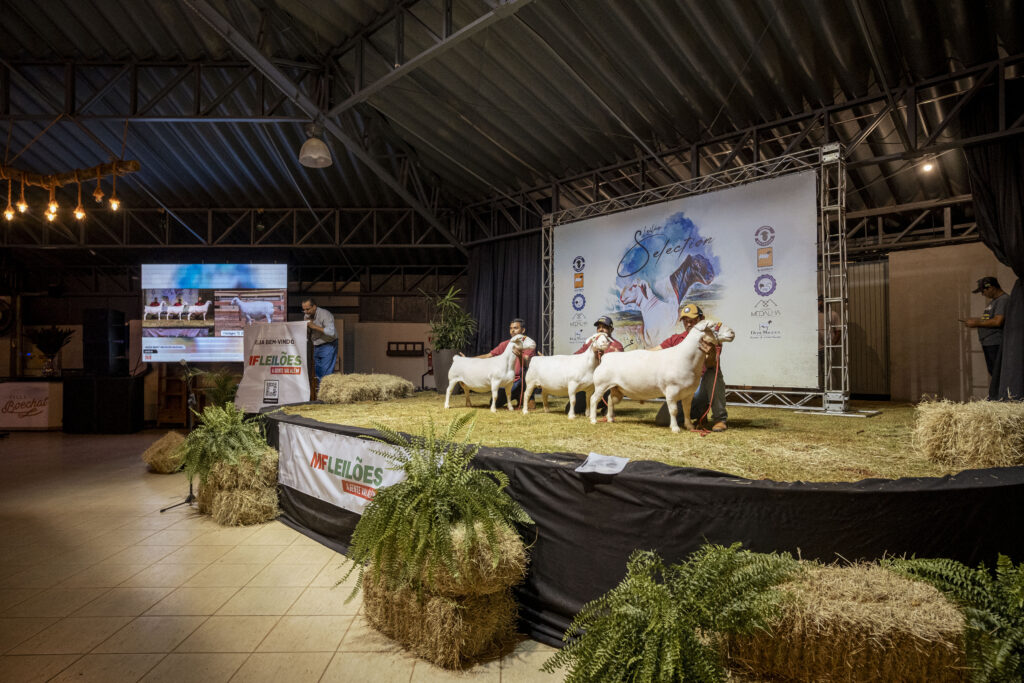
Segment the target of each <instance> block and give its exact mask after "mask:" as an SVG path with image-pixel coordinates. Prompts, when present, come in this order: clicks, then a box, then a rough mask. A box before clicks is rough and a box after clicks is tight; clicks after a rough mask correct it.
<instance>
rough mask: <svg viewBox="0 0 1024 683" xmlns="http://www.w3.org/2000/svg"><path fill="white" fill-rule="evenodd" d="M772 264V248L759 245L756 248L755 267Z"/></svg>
mask: <svg viewBox="0 0 1024 683" xmlns="http://www.w3.org/2000/svg"><path fill="white" fill-rule="evenodd" d="M772 265H773V257H772V248H771V247H761V248H760V249H758V250H757V267H758V268H771V267H772Z"/></svg>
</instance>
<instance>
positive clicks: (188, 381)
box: [160, 361, 199, 512]
mask: <svg viewBox="0 0 1024 683" xmlns="http://www.w3.org/2000/svg"><path fill="white" fill-rule="evenodd" d="M181 364H182V365H183V366H184V367H185V372H184V377H185V394H186V395H187V396H188V406H187V408H186V409H185V431H186V432H191V431H192V415H194V414H195V408H196V405H197V404H198V403H199V402H198V401H197V400H196V394H195V391H194V390H193V381H192V380H193V378H194V377H195V375H197V374H199V373H198V372H194V371H193V370H192V368H190V367H189V366H188V364H187V363H186V362H185V361H182V362H181ZM195 499H196V496H195V494H194V493H193V492H192V477H189V478H188V495H187V496H185V500H183V501H181V502H180V503H175V504H174V505H168V506H167V507H165V508H163V509H162V510H160V512H167V511H168V510H171V509H173V508H176V507H181V506H182V505H191V504H192V503H193V502H195Z"/></svg>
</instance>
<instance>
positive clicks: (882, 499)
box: [267, 412, 1024, 645]
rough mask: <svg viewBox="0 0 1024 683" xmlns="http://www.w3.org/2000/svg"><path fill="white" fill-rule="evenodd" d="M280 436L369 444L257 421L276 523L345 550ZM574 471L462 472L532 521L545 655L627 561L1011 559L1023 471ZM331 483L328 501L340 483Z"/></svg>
mask: <svg viewBox="0 0 1024 683" xmlns="http://www.w3.org/2000/svg"><path fill="white" fill-rule="evenodd" d="M282 428H284V429H287V430H292V431H293V433H300V432H302V431H303V430H313V431H315V432H319V433H320V434H318V435H317V438H318V439H319V440H320V441H319V443H321V444H323V443H325V441H324V439H325V438H327V442H326V443H329V444H330V448H331V449H336V450H335V451H334V452H333V455H334V456H339V455H343V454H344V452H345V450H346V449H353V448H355V449H359V448H362V447H363V446H362V445H361V444H360V441H364V440H365V438H366V437H368V436H371V435H372V434H374V432H373V431H372V430H369V429H363V428H359V427H350V426H345V425H337V424H327V423H322V422H317V421H315V420H311V419H308V418H304V417H299V416H292V415H286V414H284V413H283V412H276V413H270V414H268V415H267V436H268V440H269V441H270V443H271V445H273V446H275V447H277V448H278V449H279V450H281V460H282V469H281V471H282V479H281V485H280V497H281V507H282V509H283V511H284V514H283V517H282V521H284V522H285V523H287V524H289V525H290V526H292V527H294V528H295V529H297V530H299V531H302V532H303V533H306V534H307V535H309V536H311V537H312V538H315V539H317V540H319V541H320V542H322V543H324V544H326V545H328V546H330V547H333V548H335V549H337V550H339V551H342V552H344V551H345V550H346V549H347V544H348V541H349V538H350V537H351V534H352V530H353V529H354V528H355V525H356V522H358V520H359V515H358V513H356V512H353V511H351V510H348V509H345V508H344V507H342V506H341V505H339V504H338V501H337V500H334V501H332V500H328V499H330V498H332V497H333V496H332V495H324V494H323V493H318V494H317V496H314V495H310V493H308V492H304V491H301V490H299V489H298V488H296V486H298V484H297V483H296V481H295V480H294V479H292V480H287V479H288V478H287V477H285V476H284V473H285V472H288V471H290V472H295V471H297V470H298V468H313V467H315V465H316V462H317V460H316V458H315V457H314V454H313V453H312V452H309V453H306V452H296V451H301V450H302V449H301V448H295V447H293V446H291V445H290V444H289V443H282V442H284V441H288V440H282V439H280V438H279V435H280V432H281V429H282ZM328 435H329V436H328ZM291 442H292V443H294V440H291ZM282 445H283V446H285V448H284V449H283V450H282V449H281V446H282ZM327 455H332V453H328V454H327ZM583 459H584V456H582V455H578V454H573V453H533V452H530V451H526V450H522V449H516V448H490V447H487V446H484V447H482V448H481V450H480V453H479V454H478V455H477V457H476V459H475V460H474V462H475V464H476V465H477V466H478V467H480V468H482V469H490V470H500V471H502V472H504V473H506V474H507V475H508V477H509V480H510V482H511V483H510V485H509V488H508V493H509V494H510V495H511V496H512V497H513V498H515V499H516V500H517V501H518V502H519V503H520V504H521V505H522V506H523V508H524V509H525V510H526V512H527V513H528V514H529V515H530V517H531V518H533V520H534V521H535V522H536V526H535V527H524V528H523V529H521V531H522V533H523V536H524V538H525V540H526V542H527V543H528V544H529V545H530V549H529V553H530V558H531V559H530V568H529V572H528V574H527V577H526V581H525V582H524V583H523V584H522V585H520V586H519V587H518V588H517V589H516V598H517V600H518V602H519V605H520V619H521V629H522V631H523V632H524V633H526V634H527V635H529V636H530V637H531V638H534V639H536V640H539V641H541V642H545V643H548V644H552V645H558V644H559V643H560V640H561V637H562V633H563V632H564V631H565V629H566V628H567V627H568V625H569V622H570V621H571V620H572V618H573V616H574V615H575V614H576V613H577V612H578V611H579V609H580V608H581V607H582V606H583V604H584V603H586V602H588V601H590V600H592V599H594V598H596V597H598V596H599V595H601V594H602V593H604V592H606V591H607V590H609V589H610V588H612V587H613V586H615V585H616V584H617V583H618V582H619V581H620V580H621V579H622V577H623V575H624V573H625V567H626V560H627V558H628V557H629V555H630V553H632V552H633V550H635V549H652V550H656V551H658V552H659V553H660V554H661V555H662V556H663V557H664V558H665V559H666V560H668V561H669V562H673V561H676V560H679V559H682V558H684V557H685V556H687V555H688V554H689V553H691V552H692V551H694V550H696V549H697V548H698V547H699V546H700V545H701V544H703V543H705V542H711V543H720V544H725V545H728V544H731V543H734V542H737V541H739V542H741V543H742V544H743V546H744V547H745V548H747V549H750V550H755V551H759V552H770V551H786V552H790V553H792V554H794V555H799V556H800V557H802V558H804V559H814V560H820V561H822V562H833V561H836V560H841V559H842V560H849V561H854V560H862V559H864V560H871V559H877V558H880V557H883V556H885V555H904V554H906V555H908V556H909V555H916V556H917V557H948V558H952V559H956V560H960V561H961V562H964V563H966V564H969V565H977V564H978V563H979V562H983V561H984V562H986V563H993V562H994V561H995V559H996V556H997V555H998V554H1000V553H1002V554H1004V555H1009V556H1010V557H1011V558H1012V559H1014V560H1015V561H1018V562H1019V561H1024V534H1021V533H1020V531H1019V520H1020V519H1021V518H1022V517H1024V467H1015V468H998V469H985V470H969V471H965V472H961V473H959V474H956V475H953V476H947V477H940V478H925V477H921V478H905V479H895V480H891V479H866V480H863V481H858V482H852V483H849V482H843V483H820V482H815V483H806V482H776V481H768V480H760V481H758V480H751V479H743V478H740V477H735V476H731V475H727V474H723V473H721V472H714V471H710V470H701V469H693V468H681V467H673V466H669V465H665V464H662V463H658V462H652V461H632V462H630V463H629V464H627V465H626V467H625V469H624V470H623V471H622V472H621V473H619V474H616V475H602V474H581V473H578V472H576V471H575V468H576V467H578V466H579V465H580V464H581V463H582V462H583ZM336 480H337V486H338V489H339V491H340V490H341V488H342V486H343V483H342V481H343V479H342V478H340V477H336ZM289 481H290V484H291V485H289ZM357 483H358V482H357ZM346 488H347V487H346Z"/></svg>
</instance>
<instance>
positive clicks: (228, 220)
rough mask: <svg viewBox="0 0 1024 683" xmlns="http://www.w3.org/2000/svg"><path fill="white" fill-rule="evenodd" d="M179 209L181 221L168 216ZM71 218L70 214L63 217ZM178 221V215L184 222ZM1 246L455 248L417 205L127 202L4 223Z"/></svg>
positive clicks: (175, 213) (0, 238) (99, 247)
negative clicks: (82, 213) (77, 216)
mask: <svg viewBox="0 0 1024 683" xmlns="http://www.w3.org/2000/svg"><path fill="white" fill-rule="evenodd" d="M172 214H173V215H174V216H175V217H177V219H178V220H171V219H170V216H171V215H172ZM65 218H66V217H65ZM179 221H181V222H180V223H179ZM0 247H25V248H47V249H79V250H81V249H108V248H116V249H149V248H153V247H188V248H200V249H205V248H224V247H256V248H275V249H280V248H282V247H287V248H289V249H325V248H344V249H379V248H381V247H393V248H402V249H411V250H421V249H445V250H451V249H454V248H455V247H454V246H453V245H452V244H451V242H449V241H448V240H447V239H446V238H445V237H444V236H443V235H441V234H440V233H438V232H437V230H436V229H435V227H434V226H433V225H431V224H430V223H428V222H427V221H426V220H424V219H423V217H422V216H421V215H420V214H419V213H418V212H416V211H415V210H414V209H412V208H395V209H388V208H382V209H327V208H320V209H308V208H305V207H303V208H275V209H263V208H234V209H232V208H224V209H210V208H205V209H202V208H201V209H194V208H176V209H169V210H168V211H165V210H163V209H153V208H138V209H133V208H126V209H122V210H121V211H119V212H117V213H116V214H115V213H111V212H109V211H98V212H94V213H89V214H88V216H87V217H86V219H85V220H83V221H81V222H79V221H74V220H65V219H60V218H59V219H58V220H56V221H53V222H52V223H51V222H48V221H43V220H41V219H40V217H38V216H34V217H31V218H24V217H22V216H17V217H16V218H15V220H13V221H10V222H6V221H5V225H4V226H3V229H2V230H0Z"/></svg>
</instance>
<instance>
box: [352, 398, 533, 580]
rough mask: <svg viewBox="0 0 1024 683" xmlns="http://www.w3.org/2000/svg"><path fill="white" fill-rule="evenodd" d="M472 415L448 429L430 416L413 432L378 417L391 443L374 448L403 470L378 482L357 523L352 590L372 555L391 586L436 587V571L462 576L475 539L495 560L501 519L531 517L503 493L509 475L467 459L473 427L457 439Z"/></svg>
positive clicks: (439, 575)
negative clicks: (396, 478)
mask: <svg viewBox="0 0 1024 683" xmlns="http://www.w3.org/2000/svg"><path fill="white" fill-rule="evenodd" d="M472 420H473V416H472V413H466V414H464V415H461V416H459V417H456V418H455V419H453V420H452V421H451V423H450V424H449V425H448V427H447V428H446V429H445V430H443V431H439V430H437V429H436V428H435V426H434V424H433V422H428V423H427V426H426V427H425V429H424V430H423V433H422V434H419V435H415V436H409V435H406V434H402V433H400V432H397V431H395V430H394V429H391V428H390V427H388V426H386V425H381V424H375V425H374V427H375V428H376V429H377V431H378V432H380V433H381V435H382V436H381V437H380V438H378V439H377V441H379V442H381V443H383V444H388V445H389V446H391V448H381V449H377V450H375V452H376V453H378V454H380V455H381V456H382V457H384V458H385V459H387V460H388V461H390V462H391V463H393V467H392V468H391V469H394V470H401V471H403V472H405V475H406V478H405V479H404V480H402V481H400V482H398V483H397V484H394V485H392V486H388V487H387V488H383V489H380V490H379V491H378V492H377V494H376V495H375V496H374V498H373V502H372V503H371V504H370V505H368V506H367V508H366V510H365V511H364V512H363V515H362V518H361V519H360V521H359V523H358V524H357V525H356V528H355V531H354V532H353V534H352V541H351V544H350V546H349V553H348V556H349V559H351V560H352V561H353V563H354V565H353V567H352V569H350V570H349V573H351V572H352V571H355V570H357V569H358V572H359V576H358V581H357V582H356V588H355V589H354V590H353V595H354V594H355V593H356V591H357V590H358V589H359V588H360V587H361V586H362V581H363V573H364V571H365V569H366V565H367V564H368V563H369V564H370V565H372V567H373V572H374V575H375V577H376V578H377V580H383V581H384V582H385V585H387V586H388V587H389V588H392V589H397V588H399V587H405V586H408V587H412V588H414V589H415V590H417V591H420V590H422V589H428V590H429V589H431V587H432V585H433V584H434V583H435V581H436V580H437V579H442V580H444V579H445V578H446V577H456V578H458V577H459V576H460V574H461V573H463V572H462V569H461V568H460V557H464V556H465V554H466V549H467V548H470V547H473V546H478V545H483V546H485V547H486V548H487V549H488V551H489V555H490V557H491V562H492V563H493V565H494V566H495V567H496V566H497V565H498V563H499V562H500V561H501V559H502V558H501V553H502V541H503V538H507V535H505V534H502V531H503V530H504V527H505V526H508V527H513V525H515V524H533V520H531V519H530V517H529V516H528V515H527V514H526V512H525V511H524V510H523V509H522V507H520V505H519V503H517V502H516V501H514V500H513V499H512V498H510V497H509V496H508V494H506V493H505V488H506V487H507V486H508V483H509V481H508V477H507V476H506V475H505V474H504V473H503V472H497V471H490V470H479V469H475V468H471V467H469V462H470V461H471V460H472V459H473V456H475V455H476V454H477V452H478V451H479V450H480V447H479V446H478V445H472V444H469V443H468V438H469V434H470V433H471V432H472V427H471V426H470V429H468V430H467V433H466V440H464V441H462V442H456V439H457V437H458V435H459V433H460V432H461V431H462V430H463V429H464V428H465V427H466V426H467V425H469V424H470V422H471V421H472ZM453 532H456V533H453ZM453 538H454V539H456V540H453ZM457 545H458V546H461V547H457ZM346 576H347V575H346Z"/></svg>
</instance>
